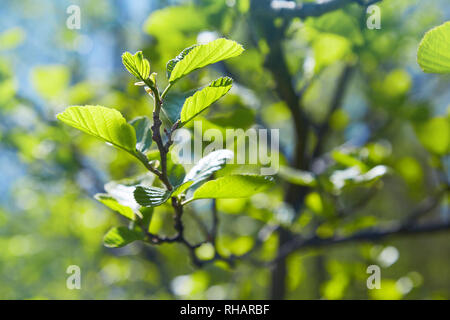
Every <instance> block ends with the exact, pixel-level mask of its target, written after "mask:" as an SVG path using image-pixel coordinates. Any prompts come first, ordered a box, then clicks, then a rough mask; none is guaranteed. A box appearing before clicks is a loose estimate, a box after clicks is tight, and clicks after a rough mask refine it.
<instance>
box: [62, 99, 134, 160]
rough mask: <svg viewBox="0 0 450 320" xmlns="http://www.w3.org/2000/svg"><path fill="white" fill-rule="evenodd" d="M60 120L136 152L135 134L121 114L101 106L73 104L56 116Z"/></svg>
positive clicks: (118, 146) (121, 147)
mask: <svg viewBox="0 0 450 320" xmlns="http://www.w3.org/2000/svg"><path fill="white" fill-rule="evenodd" d="M56 117H57V118H58V119H59V120H60V121H62V122H64V123H66V124H68V125H70V126H72V127H74V128H77V129H79V130H81V131H84V132H86V133H88V134H90V135H93V136H94V137H97V138H99V139H102V140H103V141H106V142H109V143H111V144H112V145H114V146H116V147H117V148H120V149H123V150H125V151H128V152H129V153H131V154H133V155H134V154H135V152H136V134H135V131H134V128H133V127H132V126H131V125H129V124H128V123H127V121H126V120H125V118H124V117H123V116H122V114H121V113H120V112H119V111H117V110H114V109H110V108H106V107H102V106H73V107H69V108H67V109H66V110H65V111H64V112H62V113H59V114H58V115H57V116H56Z"/></svg>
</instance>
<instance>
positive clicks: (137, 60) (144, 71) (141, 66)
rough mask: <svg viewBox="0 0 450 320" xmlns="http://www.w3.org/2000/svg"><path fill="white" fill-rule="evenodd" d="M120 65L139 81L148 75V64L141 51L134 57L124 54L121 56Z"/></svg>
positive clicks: (127, 53)
mask: <svg viewBox="0 0 450 320" xmlns="http://www.w3.org/2000/svg"><path fill="white" fill-rule="evenodd" d="M122 63H123V65H124V66H125V68H127V70H128V72H129V73H131V74H132V75H133V76H135V77H136V78H138V79H140V80H146V79H147V78H148V77H149V75H150V63H149V62H148V60H147V59H145V58H144V55H143V54H142V51H138V52H136V53H135V54H134V55H132V54H131V53H129V52H125V53H124V54H122Z"/></svg>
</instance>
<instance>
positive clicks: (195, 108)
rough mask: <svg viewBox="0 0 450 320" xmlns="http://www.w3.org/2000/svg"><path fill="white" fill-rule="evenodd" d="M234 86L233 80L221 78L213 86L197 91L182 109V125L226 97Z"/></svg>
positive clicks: (212, 83)
mask: <svg viewBox="0 0 450 320" xmlns="http://www.w3.org/2000/svg"><path fill="white" fill-rule="evenodd" d="M232 84H233V80H232V79H231V78H228V77H224V78H219V79H217V80H214V81H213V82H211V84H210V85H209V86H208V87H206V88H203V89H201V90H200V91H197V92H196V93H195V94H194V95H193V96H191V97H189V98H187V99H186V101H185V102H184V105H183V108H182V109H181V123H182V124H185V123H186V122H188V121H190V120H192V119H193V118H194V117H195V116H197V115H198V114H200V113H201V112H202V111H204V110H205V109H206V108H208V107H209V106H210V105H211V104H213V103H214V102H216V101H217V100H219V99H220V98H221V97H222V96H223V95H225V94H226V93H227V92H228V91H229V90H230V89H231V86H232Z"/></svg>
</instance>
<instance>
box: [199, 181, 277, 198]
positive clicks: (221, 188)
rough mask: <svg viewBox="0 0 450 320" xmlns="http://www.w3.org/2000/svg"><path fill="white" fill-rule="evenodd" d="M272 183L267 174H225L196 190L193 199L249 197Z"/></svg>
mask: <svg viewBox="0 0 450 320" xmlns="http://www.w3.org/2000/svg"><path fill="white" fill-rule="evenodd" d="M272 184H273V180H272V178H270V177H267V176H266V177H265V176H257V175H231V176H225V177H221V178H218V179H216V180H211V181H208V182H206V183H205V184H203V185H202V186H201V187H199V188H198V189H197V190H196V191H195V192H194V196H193V199H207V198H213V199H230V198H247V197H250V196H252V195H254V194H257V193H260V192H262V191H264V190H266V189H268V188H269V187H270V186H272Z"/></svg>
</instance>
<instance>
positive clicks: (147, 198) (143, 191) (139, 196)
mask: <svg viewBox="0 0 450 320" xmlns="http://www.w3.org/2000/svg"><path fill="white" fill-rule="evenodd" d="M171 194H172V193H171V192H170V191H169V190H165V189H161V188H156V187H137V188H136V190H134V199H136V202H137V203H139V204H140V205H141V206H143V207H157V206H159V205H161V204H163V203H164V202H166V201H167V199H169V197H170V195H171Z"/></svg>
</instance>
